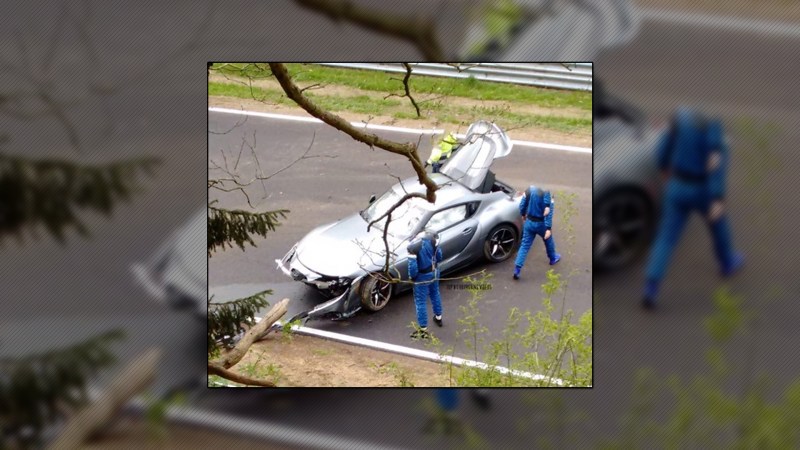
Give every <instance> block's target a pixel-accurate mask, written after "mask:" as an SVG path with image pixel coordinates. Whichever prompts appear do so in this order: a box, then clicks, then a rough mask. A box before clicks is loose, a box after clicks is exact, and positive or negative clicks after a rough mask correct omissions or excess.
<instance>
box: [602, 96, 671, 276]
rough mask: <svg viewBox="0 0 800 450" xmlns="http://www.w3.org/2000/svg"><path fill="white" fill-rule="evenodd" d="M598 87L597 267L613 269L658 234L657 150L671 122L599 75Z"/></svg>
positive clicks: (644, 248) (646, 246)
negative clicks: (651, 116) (652, 115)
mask: <svg viewBox="0 0 800 450" xmlns="http://www.w3.org/2000/svg"><path fill="white" fill-rule="evenodd" d="M594 91H595V92H594V97H595V99H594V103H593V109H594V111H593V112H594V117H593V119H594V129H593V140H594V147H593V150H592V151H593V157H594V160H593V162H594V167H593V183H592V186H593V188H592V210H593V221H592V245H593V252H592V254H593V263H592V267H593V268H594V269H595V270H599V271H603V270H606V271H609V270H615V269H619V268H621V267H623V266H625V265H627V264H629V263H630V262H632V261H634V260H635V259H636V258H637V257H639V256H640V255H641V254H642V253H643V252H644V251H645V250H646V249H647V248H648V247H649V244H650V241H651V240H652V238H653V235H654V231H655V226H656V221H657V217H658V211H659V202H660V196H661V190H662V188H663V186H662V180H661V175H660V174H659V170H658V166H657V162H656V159H657V157H656V152H657V146H658V141H659V138H660V136H661V135H662V134H663V133H664V131H665V128H666V127H665V126H664V125H662V124H656V123H654V122H652V121H648V120H647V118H646V117H645V115H644V114H643V113H642V112H641V111H639V110H638V108H636V107H634V106H632V105H630V104H628V103H626V102H624V101H623V100H621V99H619V98H616V97H614V96H612V95H609V94H608V93H607V92H606V91H605V89H604V88H603V85H602V83H601V82H600V81H599V80H595V89H594Z"/></svg>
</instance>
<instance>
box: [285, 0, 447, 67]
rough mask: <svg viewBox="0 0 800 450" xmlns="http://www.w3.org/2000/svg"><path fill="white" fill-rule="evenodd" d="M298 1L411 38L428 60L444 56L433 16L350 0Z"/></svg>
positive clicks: (338, 18)
mask: <svg viewBox="0 0 800 450" xmlns="http://www.w3.org/2000/svg"><path fill="white" fill-rule="evenodd" d="M295 3H297V4H298V5H300V6H302V7H305V8H308V9H311V10H313V11H317V12H320V13H322V14H325V15H327V16H328V17H330V18H331V19H332V20H335V21H341V20H347V21H349V22H352V23H355V24H357V25H360V26H362V27H364V28H367V29H369V30H373V31H377V32H379V33H383V34H387V35H389V36H394V37H397V38H400V39H403V40H405V41H408V42H410V43H411V44H413V45H414V46H415V47H416V48H417V50H419V52H420V53H421V54H422V56H423V57H424V58H425V59H426V60H428V61H441V60H443V59H444V53H443V51H442V48H441V46H440V45H439V41H438V38H437V37H436V26H435V23H434V21H433V19H423V18H416V17H396V16H390V15H387V14H386V13H382V12H380V11H376V10H372V9H369V8H365V7H362V6H358V5H355V4H353V3H352V2H350V1H349V0H295Z"/></svg>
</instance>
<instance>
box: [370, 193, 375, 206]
mask: <svg viewBox="0 0 800 450" xmlns="http://www.w3.org/2000/svg"><path fill="white" fill-rule="evenodd" d="M374 201H375V194H372V195H370V196H369V204H370V205H371V204H372V203H373V202H374Z"/></svg>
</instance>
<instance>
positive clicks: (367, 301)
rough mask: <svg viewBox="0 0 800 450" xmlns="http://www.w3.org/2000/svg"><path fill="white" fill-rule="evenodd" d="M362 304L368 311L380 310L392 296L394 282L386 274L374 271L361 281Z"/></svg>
mask: <svg viewBox="0 0 800 450" xmlns="http://www.w3.org/2000/svg"><path fill="white" fill-rule="evenodd" d="M360 294H361V305H362V306H363V307H364V309H366V310H368V311H372V312H375V311H380V310H382V309H383V308H385V307H386V305H387V304H388V303H389V300H391V298H392V283H391V282H390V281H389V280H387V279H386V276H385V275H383V274H380V273H373V274H370V275H369V276H368V277H366V278H365V279H364V281H363V283H361V289H360Z"/></svg>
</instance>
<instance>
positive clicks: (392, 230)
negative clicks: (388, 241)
mask: <svg viewBox="0 0 800 450" xmlns="http://www.w3.org/2000/svg"><path fill="white" fill-rule="evenodd" d="M403 195H404V194H401V193H399V192H396V191H395V190H394V189H391V190H389V191H388V192H386V193H385V194H383V195H382V196H381V198H379V199H377V200H375V201H374V202H373V203H372V204H371V205H369V207H368V208H367V209H366V210H364V212H363V213H362V214H361V217H363V218H364V220H366V221H367V223H369V222H372V221H373V220H375V219H377V218H379V217H381V216H383V215H384V214H386V211H388V210H389V208H391V207H392V206H393V205H394V204H395V203H397V202H398V201H400V199H401V198H402V197H403ZM428 205H429V204H428V202H426V201H425V200H423V199H421V198H418V197H413V198H410V199H408V200H406V201H405V202H403V204H402V205H400V206H399V207H398V208H396V209H395V210H394V211H392V221H391V222H389V230H388V231H387V233H388V234H390V235H392V236H394V237H398V238H401V239H405V238H407V237H409V236H410V235H411V233H412V232H413V231H414V229H415V228H416V227H417V225H418V224H419V221H420V220H421V219H422V216H423V215H424V214H425V211H427V210H428V209H429V208H428ZM384 224H386V219H385V218H383V219H381V220H380V221H379V222H377V223H375V227H376V228H378V229H379V230H381V231H383V226H384Z"/></svg>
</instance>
